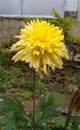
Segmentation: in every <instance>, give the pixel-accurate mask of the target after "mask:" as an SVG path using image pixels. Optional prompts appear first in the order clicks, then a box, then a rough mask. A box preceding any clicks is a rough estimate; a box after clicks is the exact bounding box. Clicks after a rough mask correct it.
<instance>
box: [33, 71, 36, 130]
mask: <svg viewBox="0 0 80 130" xmlns="http://www.w3.org/2000/svg"><path fill="white" fill-rule="evenodd" d="M35 90H36V87H35V70H34V82H33V130H35V98H36V91H35Z"/></svg>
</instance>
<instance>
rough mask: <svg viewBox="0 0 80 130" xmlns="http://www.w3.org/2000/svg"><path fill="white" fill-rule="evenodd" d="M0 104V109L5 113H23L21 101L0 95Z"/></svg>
mask: <svg viewBox="0 0 80 130" xmlns="http://www.w3.org/2000/svg"><path fill="white" fill-rule="evenodd" d="M0 106H1V107H2V111H3V112H5V113H9V112H11V111H14V112H15V113H17V114H18V115H21V114H23V113H24V108H23V105H22V104H21V102H20V101H19V100H17V99H12V98H9V97H7V96H4V97H2V103H1V104H0Z"/></svg>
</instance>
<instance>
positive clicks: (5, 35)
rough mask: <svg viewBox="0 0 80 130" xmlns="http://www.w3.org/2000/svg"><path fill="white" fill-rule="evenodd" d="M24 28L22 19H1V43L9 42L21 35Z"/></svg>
mask: <svg viewBox="0 0 80 130" xmlns="http://www.w3.org/2000/svg"><path fill="white" fill-rule="evenodd" d="M23 26H24V22H23V19H21V18H0V41H9V40H10V39H12V38H14V37H15V35H17V34H18V33H19V29H20V28H21V27H23Z"/></svg>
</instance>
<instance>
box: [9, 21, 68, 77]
mask: <svg viewBox="0 0 80 130" xmlns="http://www.w3.org/2000/svg"><path fill="white" fill-rule="evenodd" d="M18 37H19V39H20V40H19V41H18V42H16V43H15V44H14V45H13V46H12V47H11V51H15V52H16V54H15V55H14V56H13V58H12V59H13V60H14V61H15V62H17V61H19V60H21V61H25V62H26V63H29V66H30V67H33V68H34V69H35V70H36V71H44V72H45V73H46V74H47V72H48V68H52V69H53V70H54V69H55V68H59V69H61V68H62V65H63V61H62V58H63V57H64V58H68V55H67V50H66V46H65V45H64V43H63V40H64V36H63V35H62V29H60V28H59V27H57V26H54V25H50V23H48V22H46V21H39V20H37V21H33V22H32V21H31V22H30V23H28V24H27V25H25V27H24V28H23V29H21V30H20V35H19V36H18Z"/></svg>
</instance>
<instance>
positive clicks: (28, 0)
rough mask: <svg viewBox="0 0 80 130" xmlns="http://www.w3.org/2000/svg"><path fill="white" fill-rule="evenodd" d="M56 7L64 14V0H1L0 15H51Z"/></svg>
mask: <svg viewBox="0 0 80 130" xmlns="http://www.w3.org/2000/svg"><path fill="white" fill-rule="evenodd" d="M53 8H55V9H56V10H57V11H58V13H59V14H60V15H62V16H63V14H64V0H0V15H41V16H42V15H43V16H44V15H46V16H48V15H51V9H53Z"/></svg>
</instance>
